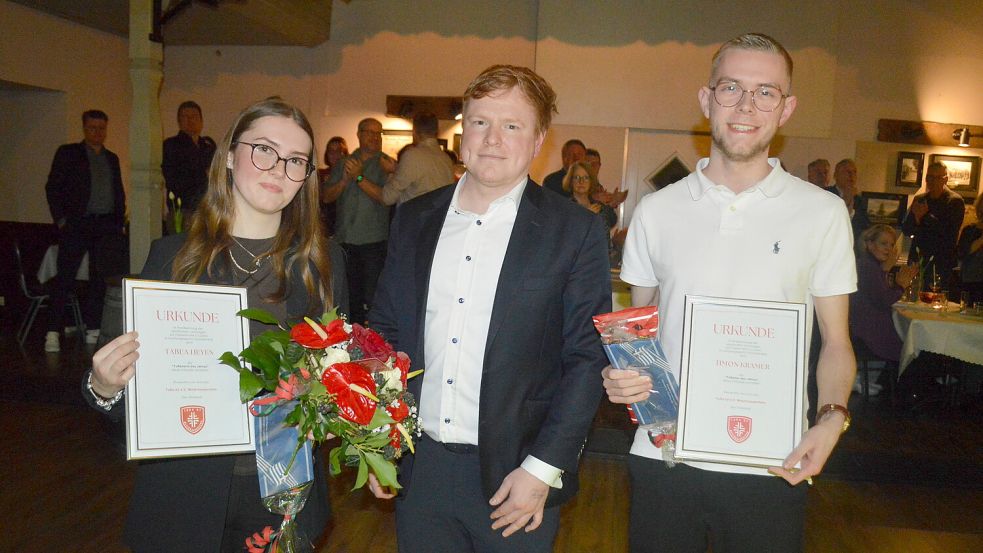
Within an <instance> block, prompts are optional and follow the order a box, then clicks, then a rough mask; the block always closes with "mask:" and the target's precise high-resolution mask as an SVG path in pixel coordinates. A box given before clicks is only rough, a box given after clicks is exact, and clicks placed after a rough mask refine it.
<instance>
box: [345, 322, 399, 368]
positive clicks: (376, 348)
mask: <svg viewBox="0 0 983 553" xmlns="http://www.w3.org/2000/svg"><path fill="white" fill-rule="evenodd" d="M352 341H353V342H354V344H355V345H357V346H358V347H359V348H361V350H362V355H364V356H365V358H367V359H380V360H382V361H383V362H385V361H388V360H389V357H390V356H392V354H393V348H392V346H390V345H389V344H388V343H387V342H386V340H385V339H383V337H382V336H379V333H378V332H376V331H374V330H371V329H368V328H365V327H364V326H362V325H360V324H353V325H352Z"/></svg>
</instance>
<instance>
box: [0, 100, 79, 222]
mask: <svg viewBox="0 0 983 553" xmlns="http://www.w3.org/2000/svg"><path fill="white" fill-rule="evenodd" d="M0 113H3V114H4V118H3V126H0V196H2V197H3V198H4V201H2V202H0V221H22V222H35V223H47V222H51V215H50V212H49V211H48V204H47V201H45V196H44V183H45V182H46V181H47V177H48V170H49V169H50V167H51V159H52V157H53V156H54V153H55V150H56V149H57V148H58V146H59V144H61V142H62V141H61V140H60V139H59V137H61V136H63V135H64V134H65V94H64V93H63V92H56V91H46V90H40V89H38V90H30V89H26V88H21V89H16V90H12V89H9V88H8V89H4V88H0ZM80 126H81V121H80ZM39 186H40V188H39Z"/></svg>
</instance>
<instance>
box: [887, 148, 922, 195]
mask: <svg viewBox="0 0 983 553" xmlns="http://www.w3.org/2000/svg"><path fill="white" fill-rule="evenodd" d="M924 169H925V154H923V153H921V152H898V172H897V175H898V176H897V179H896V180H895V183H894V184H895V186H899V187H911V188H920V187H921V185H922V173H923V171H924Z"/></svg>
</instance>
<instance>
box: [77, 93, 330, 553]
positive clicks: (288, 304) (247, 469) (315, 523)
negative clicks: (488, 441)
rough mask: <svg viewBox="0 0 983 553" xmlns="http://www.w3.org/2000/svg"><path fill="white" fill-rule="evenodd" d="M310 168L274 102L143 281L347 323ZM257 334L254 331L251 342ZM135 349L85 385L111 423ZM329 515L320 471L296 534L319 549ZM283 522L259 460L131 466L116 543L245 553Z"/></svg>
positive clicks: (100, 361) (228, 145)
mask: <svg viewBox="0 0 983 553" xmlns="http://www.w3.org/2000/svg"><path fill="white" fill-rule="evenodd" d="M316 159H317V158H316V153H315V148H314V133H313V131H312V129H311V126H310V123H308V121H307V118H306V117H305V116H304V114H303V113H301V112H300V110H298V109H296V108H294V107H293V106H291V105H289V104H286V103H284V102H282V101H280V100H273V99H271V100H265V101H262V102H258V103H256V104H253V105H251V106H249V107H248V108H246V109H245V110H243V111H242V112H241V113H240V114H239V116H238V117H237V118H236V120H235V122H234V123H233V124H232V127H231V128H230V129H229V131H228V133H227V134H226V135H225V138H224V140H223V141H222V143H221V144H219V146H218V151H217V152H216V154H215V157H214V159H213V160H212V166H211V170H210V172H209V182H208V190H207V192H206V193H205V196H204V198H202V200H201V203H200V204H199V205H198V209H197V211H195V213H194V215H193V216H192V219H191V225H190V227H189V230H188V233H187V234H177V235H171V236H168V237H165V238H162V239H160V240H157V241H155V242H154V243H153V245H152V246H151V248H150V254H149V255H148V257H147V262H146V265H144V268H143V273H142V274H141V277H142V278H146V279H155V280H172V281H176V282H198V283H203V284H227V285H233V286H243V287H245V288H246V289H247V296H248V299H249V305H250V307H260V308H263V309H265V310H267V311H270V312H272V313H273V314H274V315H275V316H276V317H277V318H278V319H280V320H281V321H283V320H287V319H289V320H294V321H296V320H298V319H301V318H302V317H304V316H305V315H307V316H311V317H317V316H319V315H320V314H321V313H323V312H324V311H326V310H328V309H330V308H331V307H332V306H335V305H338V306H339V309H340V310H341V311H343V312H347V299H348V298H347V289H348V288H347V286H346V282H345V268H344V257H343V254H342V252H341V248H340V247H338V246H336V245H334V244H333V243H329V242H328V239H327V238H326V237H325V234H324V232H323V231H322V227H321V220H320V218H319V216H318V204H319V195H320V192H319V189H318V179H317V173H316V172H315V171H314V164H315V162H316ZM265 330H268V327H266V326H265V325H262V324H259V323H256V322H255V321H250V334H251V335H252V338H255V337H256V336H257V335H258V334H260V333H262V332H263V331H265ZM136 339H137V336H136V333H135V332H130V333H127V334H124V335H122V336H120V337H118V338H116V339H115V340H113V341H111V342H109V343H108V344H106V346H104V347H103V348H101V349H100V350H99V351H97V352H96V353H95V355H94V356H93V358H92V370H91V371H90V372H89V373H87V374H86V378H87V379H88V384H89V387H88V389H87V390H86V389H85V388H83V394H85V398H86V400H88V402H89V404H90V405H92V406H93V407H94V408H96V409H99V410H100V411H102V412H104V413H105V414H106V415H107V416H109V417H111V418H113V419H121V418H122V417H123V416H124V413H125V408H124V406H123V403H124V401H125V400H124V401H120V398H121V396H122V394H121V393H120V392H121V391H122V390H123V389H124V387H125V386H126V383H127V381H129V380H130V379H131V378H133V375H134V371H135V370H136V367H135V365H134V363H135V362H136V360H137V359H138V358H139V356H140V351H139V348H140V344H139V342H137V341H136ZM329 516H330V505H329V503H328V492H327V487H326V480H325V476H324V474H323V467H322V466H321V464H320V463H317V464H316V465H315V480H314V487H313V489H312V490H311V495H310V496H309V497H308V499H307V506H306V507H305V508H304V510H303V511H301V512H300V514H299V515H298V517H297V523H298V525H299V526H300V527H301V528H303V529H304V531H305V532H306V534H307V536H308V537H309V538H310V539H312V540H314V541H315V542H316V541H318V537H319V536H321V535H322V534H323V533H324V530H325V528H326V526H327V521H328V518H329ZM280 521H281V517H280V516H279V515H274V514H272V513H270V512H269V511H267V510H266V508H265V507H264V506H263V503H262V500H261V498H260V496H259V483H258V479H257V475H256V456H255V455H253V454H245V455H212V456H203V457H180V458H170V459H160V460H154V461H145V462H140V463H139V464H138V465H137V468H136V481H135V483H134V486H133V494H132V496H131V498H130V508H129V514H128V516H127V519H126V525H125V528H124V541H125V542H126V543H127V545H129V546H130V548H131V549H132V550H133V551H135V552H137V553H141V552H144V551H160V550H168V551H222V552H227V551H242V550H243V549H244V547H243V544H244V542H245V539H246V537H248V536H250V535H252V533H253V532H257V531H261V530H262V529H263V527H264V526H272V527H273V528H276V527H278V526H279V524H280Z"/></svg>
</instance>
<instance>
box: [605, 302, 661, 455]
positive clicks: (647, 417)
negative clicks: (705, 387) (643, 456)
mask: <svg viewBox="0 0 983 553" xmlns="http://www.w3.org/2000/svg"><path fill="white" fill-rule="evenodd" d="M594 327H595V328H597V331H598V333H600V335H601V343H602V344H603V345H604V351H605V353H606V354H607V356H608V360H609V361H610V362H611V365H612V366H613V367H614V368H616V369H631V370H635V371H638V372H640V373H647V374H648V375H649V376H650V377H651V379H652V389H651V390H650V394H649V397H648V398H647V399H646V400H644V401H640V402H637V403H633V404H631V405H630V406H629V407H628V413H629V415H630V416H631V420H632V422H634V423H636V424H638V425H639V426H640V427H641V428H644V429H645V430H647V431H648V435H649V439H650V440H651V441H652V443H653V444H654V445H655V446H656V447H659V448H661V449H662V452H663V455H662V458H663V460H665V461H667V462H669V463H671V460H672V459H673V452H674V450H675V440H676V418H677V416H678V414H679V383H678V382H677V381H676V377H675V375H674V374H673V372H672V368H671V367H670V366H669V362H668V360H667V359H666V355H665V353H664V352H663V350H662V344H660V343H659V339H658V331H659V309H658V307H656V306H647V307H633V308H629V309H623V310H621V311H615V312H613V313H605V314H602V315H595V316H594Z"/></svg>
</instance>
